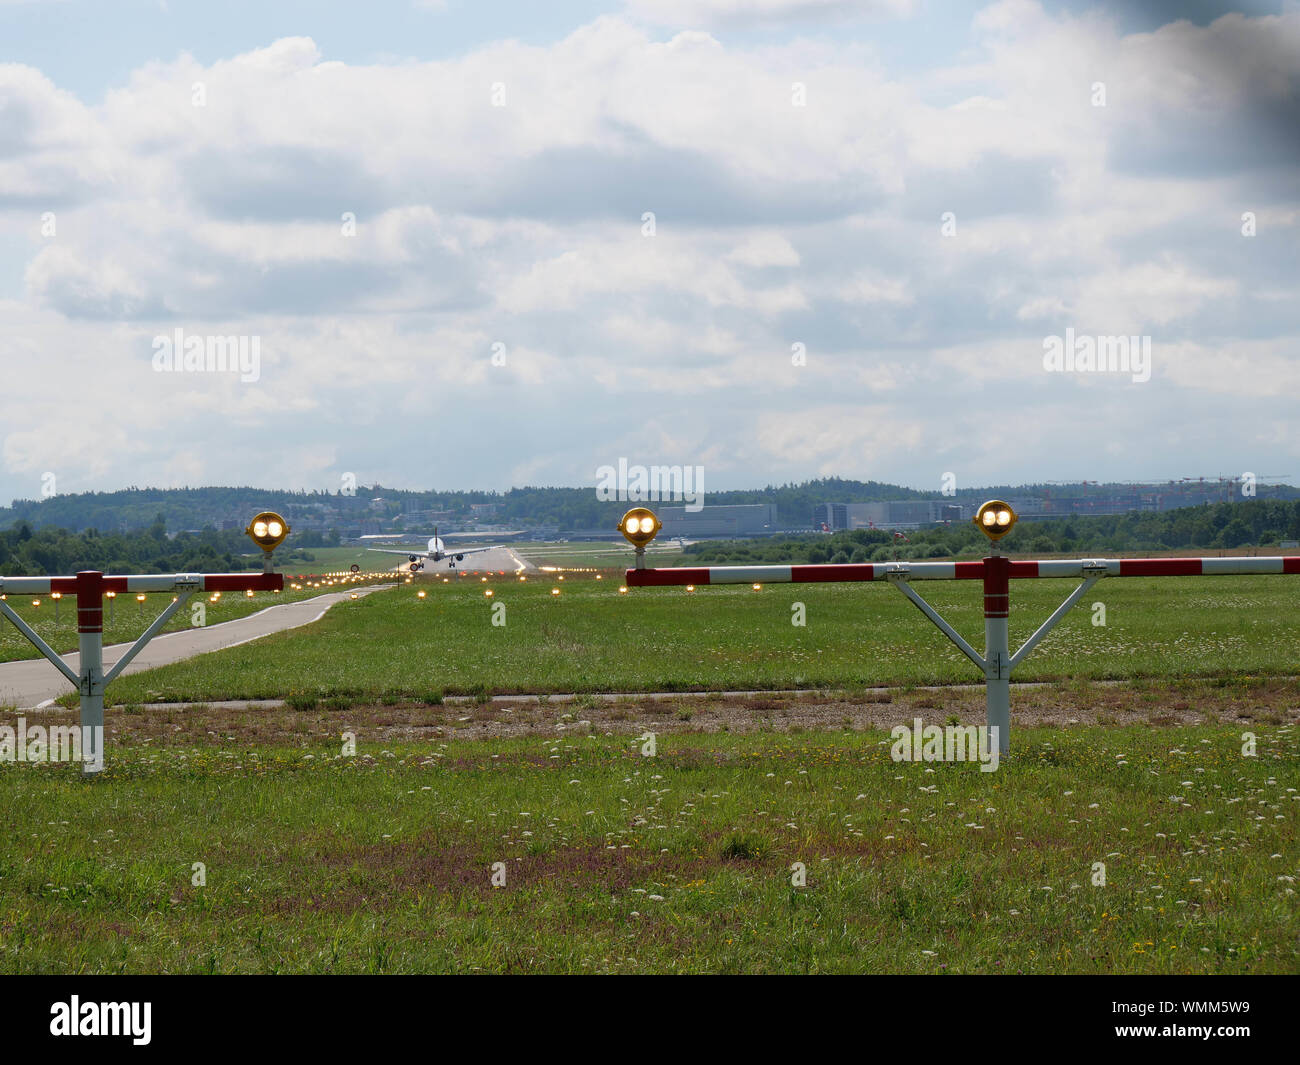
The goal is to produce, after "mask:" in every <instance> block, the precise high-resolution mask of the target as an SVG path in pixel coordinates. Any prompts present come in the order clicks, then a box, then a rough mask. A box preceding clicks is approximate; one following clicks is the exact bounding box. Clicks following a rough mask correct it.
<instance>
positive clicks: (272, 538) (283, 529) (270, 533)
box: [244, 510, 289, 573]
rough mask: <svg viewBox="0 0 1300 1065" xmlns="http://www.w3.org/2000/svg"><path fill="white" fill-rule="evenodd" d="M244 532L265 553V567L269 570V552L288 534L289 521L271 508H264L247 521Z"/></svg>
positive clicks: (282, 541)
mask: <svg viewBox="0 0 1300 1065" xmlns="http://www.w3.org/2000/svg"><path fill="white" fill-rule="evenodd" d="M244 534H245V535H246V536H247V537H248V538H249V539H250V540H252V541H253V543H255V544H257V546H258V547H260V548H261V549H262V552H263V554H265V556H266V559H265V569H266V571H267V572H268V573H269V572H270V570H271V552H272V551H274V550H275V549H276V548H277V547H279V546H280V545H281V544H282V543H284V538H285V537H286V536H288V535H289V523H288V522H287V521H285V520H284V518H282V517H280V515H279V514H277V513H275V511H273V510H264V511H262V513H261V514H258V515H257V516H256V517H255V518H253V520H252V521H250V522H249V523H248V528H247V529H245V530H244Z"/></svg>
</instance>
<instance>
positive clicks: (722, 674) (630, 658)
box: [109, 575, 1300, 702]
mask: <svg viewBox="0 0 1300 1065" xmlns="http://www.w3.org/2000/svg"><path fill="white" fill-rule="evenodd" d="M417 587H424V588H425V589H427V592H428V595H427V598H426V599H424V600H420V599H418V598H417V597H416V591H415V589H416V588H417ZM1073 587H1074V582H1072V581H1056V580H1051V581H1049V580H1036V581H1017V582H1014V586H1013V589H1012V613H1011V630H1012V646H1013V648H1014V647H1015V646H1017V645H1018V644H1019V642H1021V641H1023V640H1024V639H1025V638H1026V637H1028V636H1029V635H1030V633H1031V632H1032V631H1033V630H1034V629H1035V628H1036V627H1037V626H1038V624H1039V623H1040V622H1041V621H1042V620H1043V619H1045V618H1046V617H1047V616H1048V614H1050V613H1051V611H1052V610H1053V609H1054V608H1055V607H1056V606H1057V605H1058V604H1059V603H1060V602H1061V600H1063V599H1064V598H1065V596H1066V595H1067V594H1068V592H1069V591H1070V590H1071V589H1072V588H1073ZM487 588H491V589H492V590H493V591H494V596H493V598H491V599H488V598H486V597H485V596H484V594H483V593H484V591H485V589H487ZM552 588H561V589H562V594H560V595H558V596H553V595H551V594H550V593H551V589H552ZM919 588H920V591H921V593H922V594H923V595H924V596H925V597H926V598H927V599H928V600H929V601H930V602H931V603H932V604H933V605H934V606H935V607H937V608H938V609H939V610H940V612H941V613H943V614H944V616H945V617H947V618H948V619H949V621H951V622H952V624H953V625H954V626H955V627H956V629H957V630H958V631H959V632H961V633H962V634H963V635H964V636H965V637H966V638H967V639H968V640H969V641H970V642H971V643H972V644H973V645H974V646H975V647H976V649H982V648H983V643H984V641H983V617H982V601H981V590H980V587H979V585H978V583H977V582H974V581H961V582H956V581H954V582H938V581H935V582H924V583H922V584H921V585H920V586H919ZM1297 597H1300V581H1297V579H1296V578H1294V577H1196V578H1192V577H1187V578H1178V579H1173V580H1169V579H1166V580H1159V579H1123V580H1119V579H1113V580H1107V581H1104V582H1102V584H1101V585H1099V586H1098V587H1097V588H1095V589H1094V590H1093V592H1092V593H1090V594H1089V595H1088V596H1086V597H1085V599H1084V601H1083V602H1082V603H1080V604H1079V605H1078V607H1076V609H1075V610H1073V611H1072V612H1071V613H1070V614H1069V615H1068V616H1067V617H1066V618H1065V619H1064V620H1063V621H1062V622H1061V624H1060V625H1059V626H1058V627H1057V628H1056V630H1055V631H1054V632H1053V633H1052V635H1050V636H1049V637H1048V638H1047V639H1046V640H1045V641H1044V642H1043V643H1041V644H1040V645H1039V646H1038V648H1036V649H1035V651H1034V652H1033V654H1031V655H1030V656H1029V657H1028V658H1027V659H1026V660H1025V662H1024V663H1023V664H1022V665H1021V666H1020V667H1019V668H1018V669H1017V671H1016V679H1017V680H1034V679H1054V678H1091V679H1100V678H1138V677H1150V678H1178V677H1192V676H1209V677H1215V676H1225V675H1226V676H1243V675H1250V674H1267V675H1274V676H1277V675H1294V674H1296V673H1300V611H1297V610H1296V601H1297ZM796 601H798V602H802V603H803V604H804V605H805V610H806V619H807V624H806V626H805V627H803V628H799V627H795V626H793V625H792V624H791V618H792V610H791V607H792V604H793V603H795V602H796ZM1093 602H1104V603H1105V604H1106V607H1107V622H1108V624H1107V625H1106V626H1105V627H1094V626H1093V624H1092V617H1093V613H1092V603H1093ZM496 604H504V605H505V607H506V613H505V621H506V624H505V625H504V626H494V625H493V624H492V620H493V617H494V614H493V609H492V608H493V606H494V605H496ZM979 680H980V676H979V674H978V673H977V672H976V671H975V669H974V668H973V667H972V666H971V664H970V663H969V662H968V661H967V660H966V659H965V657H964V656H962V655H961V653H960V652H959V651H958V650H957V649H956V648H955V647H953V646H952V645H951V644H949V643H948V641H947V640H946V639H945V638H944V637H943V636H942V635H941V634H940V633H939V632H938V630H937V629H935V628H934V627H933V626H932V625H931V624H930V622H929V621H927V620H926V619H925V618H924V617H923V616H922V615H921V614H920V612H919V611H917V610H916V608H915V607H913V606H912V605H911V604H910V603H909V602H908V601H907V600H906V599H904V598H903V596H902V595H900V594H899V593H898V592H897V591H896V590H894V589H892V588H890V587H888V586H886V585H883V584H872V585H850V584H839V585H836V584H827V585H799V586H794V585H768V586H765V587H764V588H763V590H762V591H760V592H754V591H752V590H751V589H750V588H749V587H748V586H740V587H735V586H732V587H718V588H701V589H699V590H698V591H697V592H695V593H694V594H688V593H686V592H685V591H684V590H682V589H634V590H632V591H631V592H629V593H628V594H626V595H620V594H618V578H617V576H612V577H607V578H606V579H604V580H601V581H597V580H594V579H592V578H591V577H589V576H586V575H584V576H583V577H582V578H581V579H579V578H577V577H570V579H568V580H566V581H564V582H559V581H555V580H551V579H549V578H545V577H543V578H531V579H529V580H528V581H527V582H525V583H520V582H518V581H515V580H513V579H511V578H493V579H492V580H491V581H490V582H489V583H487V584H485V583H483V582H482V581H480V580H478V579H477V578H471V577H462V578H454V579H453V581H452V583H447V584H444V583H442V581H441V580H434V581H425V582H421V583H420V584H418V585H410V586H402V587H400V588H397V589H394V590H392V591H385V592H377V593H375V594H373V595H371V596H368V597H366V598H365V599H362V600H359V601H357V602H355V603H345V604H342V606H341V608H338V609H335V610H332V611H330V613H329V614H328V615H326V617H325V618H323V619H322V620H321V621H319V622H317V623H316V624H314V625H312V626H309V627H306V628H302V629H298V630H294V631H292V632H287V633H282V634H278V635H274V636H270V637H267V638H265V639H263V640H259V641H257V642H256V643H253V644H249V645H246V646H243V647H238V648H233V649H231V650H229V651H222V652H217V653H215V654H210V655H204V656H202V657H199V658H196V659H191V660H188V661H186V662H182V663H177V664H175V665H171V666H166V667H163V668H161V669H157V670H152V671H148V672H143V673H139V674H134V675H132V676H128V677H122V678H119V679H118V680H116V681H114V684H113V686H112V687H111V688H110V690H109V695H110V697H111V700H112V701H115V702H144V701H156V700H177V701H195V700H201V699H213V698H240V697H247V698H273V697H279V696H283V695H284V694H286V693H287V692H298V693H306V694H310V695H316V696H319V697H322V698H325V697H329V696H334V695H342V696H350V697H365V698H373V699H378V698H381V697H383V696H385V695H398V694H400V695H406V696H410V697H418V696H421V695H423V694H425V693H427V692H429V691H439V692H445V693H446V694H468V693H473V692H475V691H477V690H481V689H484V688H486V689H490V690H491V691H494V692H496V693H499V694H500V693H508V692H520V691H523V692H568V691H577V692H589V691H637V690H688V689H724V690H725V689H761V688H787V687H814V688H818V687H820V688H837V689H838V688H850V689H852V688H859V687H862V686H865V685H874V684H884V683H889V684H934V683H948V682H976V681H979Z"/></svg>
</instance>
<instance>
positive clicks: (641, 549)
mask: <svg viewBox="0 0 1300 1065" xmlns="http://www.w3.org/2000/svg"><path fill="white" fill-rule="evenodd" d="M663 527H664V523H663V522H661V521H660V520H659V517H658V515H656V514H655V512H654V511H653V510H650V509H649V508H647V507H633V508H632V509H631V510H629V511H628V512H627V513H626V514H624V515H623V517H622V518H620V519H619V523H618V531H619V532H621V533H622V534H623V539H624V540H626V541H627V542H628V543H629V544H631V545H632V546H633V547H635V548H636V568H637V569H645V547H646V544H648V543H649V542H650V541H651V540H653V539H654V538H655V537H656V536H658V535H659V530H660V529H662V528H663Z"/></svg>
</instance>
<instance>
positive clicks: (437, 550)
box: [366, 525, 500, 573]
mask: <svg viewBox="0 0 1300 1065" xmlns="http://www.w3.org/2000/svg"><path fill="white" fill-rule="evenodd" d="M499 546H500V545H498V546H497V547H466V548H459V547H457V548H451V549H449V548H448V547H447V545H446V544H445V543H443V541H442V540H440V539H439V538H438V526H436V525H435V526H434V527H433V535H432V536H431V537H429V545H428V549H427V550H426V551H424V552H423V553H421V554H415V553H413V552H412V551H410V549H407V550H405V551H394V550H393V549H391V548H386V547H367V548H366V550H367V551H378V552H380V553H382V554H385V555H405V556H406V558H407V561H408V562H410V563H411V572H412V573H415V572H417V571H419V570H422V569H424V563H425V561H427V560H432V561H434V562H441V561H442V560H443V559H446V560H447V568H448V569H455V568H456V563H457V562H463V561H464V560H465V556H466V555H477V554H478V553H479V552H481V551H496V550H498V549H499Z"/></svg>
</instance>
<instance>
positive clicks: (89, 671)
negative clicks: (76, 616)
mask: <svg viewBox="0 0 1300 1065" xmlns="http://www.w3.org/2000/svg"><path fill="white" fill-rule="evenodd" d="M77 642H78V645H79V647H80V650H81V746H82V752H83V755H84V754H85V753H86V752H87V750H88V749H90V750H93V751H94V757H93V758H89V757H87V758H85V760H84V761H83V763H82V771H83V772H85V773H98V772H100V770H102V769H103V768H104V634H103V632H100V631H96V632H83V633H81V634H80V635H79V636H78V640H77ZM90 744H94V747H93V748H90V747H89V745H90Z"/></svg>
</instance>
